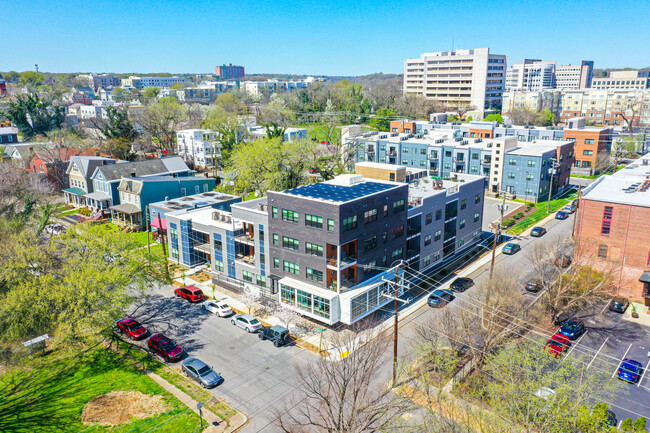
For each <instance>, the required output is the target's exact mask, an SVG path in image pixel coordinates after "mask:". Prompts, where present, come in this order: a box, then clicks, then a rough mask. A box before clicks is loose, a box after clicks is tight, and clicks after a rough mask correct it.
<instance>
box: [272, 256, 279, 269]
mask: <svg viewBox="0 0 650 433" xmlns="http://www.w3.org/2000/svg"><path fill="white" fill-rule="evenodd" d="M273 267H274V268H279V267H280V259H278V258H277V257H273Z"/></svg>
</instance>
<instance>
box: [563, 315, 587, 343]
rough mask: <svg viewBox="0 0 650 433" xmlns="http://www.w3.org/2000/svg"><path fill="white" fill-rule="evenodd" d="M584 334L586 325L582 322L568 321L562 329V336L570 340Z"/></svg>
mask: <svg viewBox="0 0 650 433" xmlns="http://www.w3.org/2000/svg"><path fill="white" fill-rule="evenodd" d="M584 333H585V324H584V323H583V322H582V320H576V319H571V320H567V321H566V322H564V324H563V325H562V327H561V328H560V334H562V335H564V336H566V337H569V340H575V339H576V338H578V337H580V336H581V335H582V334H584Z"/></svg>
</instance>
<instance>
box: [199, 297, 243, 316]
mask: <svg viewBox="0 0 650 433" xmlns="http://www.w3.org/2000/svg"><path fill="white" fill-rule="evenodd" d="M201 306H202V307H203V309H204V310H205V311H209V312H211V313H213V314H216V315H217V316H219V317H228V316H232V315H233V314H235V312H234V311H232V308H230V305H228V304H226V301H224V300H223V299H220V300H218V301H216V300H214V299H212V300H210V301H205V302H204V303H203V304H201Z"/></svg>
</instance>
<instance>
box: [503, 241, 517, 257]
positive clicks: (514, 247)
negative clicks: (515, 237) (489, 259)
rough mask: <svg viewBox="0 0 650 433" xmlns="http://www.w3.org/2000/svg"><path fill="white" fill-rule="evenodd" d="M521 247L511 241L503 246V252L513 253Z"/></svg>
mask: <svg viewBox="0 0 650 433" xmlns="http://www.w3.org/2000/svg"><path fill="white" fill-rule="evenodd" d="M520 249H521V245H519V244H515V243H512V242H509V243H507V244H505V245H504V246H503V254H507V255H509V256H511V255H513V254H514V253H516V252H517V251H519V250H520Z"/></svg>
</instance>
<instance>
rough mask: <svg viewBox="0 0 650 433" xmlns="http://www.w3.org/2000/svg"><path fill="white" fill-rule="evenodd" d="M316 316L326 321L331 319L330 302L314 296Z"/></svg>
mask: <svg viewBox="0 0 650 433" xmlns="http://www.w3.org/2000/svg"><path fill="white" fill-rule="evenodd" d="M314 314H315V315H317V316H320V317H324V318H325V319H329V318H330V301H329V299H325V298H321V297H320V296H315V295H314Z"/></svg>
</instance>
